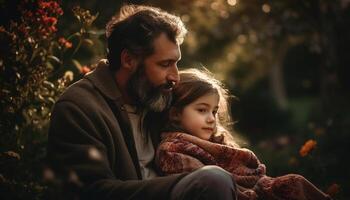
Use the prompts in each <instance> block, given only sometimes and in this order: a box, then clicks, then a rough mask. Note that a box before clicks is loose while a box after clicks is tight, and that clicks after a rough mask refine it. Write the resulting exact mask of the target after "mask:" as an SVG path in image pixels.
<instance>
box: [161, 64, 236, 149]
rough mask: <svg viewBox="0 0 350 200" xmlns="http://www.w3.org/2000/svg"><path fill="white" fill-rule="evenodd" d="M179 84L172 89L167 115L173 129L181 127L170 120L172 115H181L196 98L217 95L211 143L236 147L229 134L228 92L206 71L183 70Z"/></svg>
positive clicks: (230, 126)
mask: <svg viewBox="0 0 350 200" xmlns="http://www.w3.org/2000/svg"><path fill="white" fill-rule="evenodd" d="M179 75H180V82H179V83H178V84H177V85H176V86H175V87H174V89H173V101H172V104H171V108H170V111H169V114H168V121H169V122H170V124H171V125H173V126H175V127H179V126H180V127H181V125H179V124H178V123H179V122H178V121H177V120H175V119H173V118H172V116H171V115H172V113H173V112H176V113H181V112H182V111H183V109H184V108H185V107H186V106H187V105H189V104H190V103H192V102H194V101H195V100H197V99H198V98H200V97H202V96H204V95H206V94H211V93H214V94H218V95H219V98H220V100H219V109H218V116H217V117H218V119H217V120H216V123H217V131H216V133H214V134H213V136H212V137H211V141H213V142H217V143H223V144H226V145H231V146H235V147H238V145H237V143H236V142H235V141H234V138H233V136H232V134H231V133H230V132H232V130H233V129H232V125H233V123H232V120H231V117H230V109H229V104H228V99H229V98H230V97H233V96H230V95H229V93H228V90H227V89H225V87H224V86H223V84H222V83H221V82H220V81H219V80H217V79H215V78H214V76H213V75H212V74H211V73H210V72H209V71H208V70H198V69H194V68H191V69H185V70H181V71H180V72H179Z"/></svg>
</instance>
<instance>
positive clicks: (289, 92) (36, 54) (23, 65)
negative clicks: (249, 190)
mask: <svg viewBox="0 0 350 200" xmlns="http://www.w3.org/2000/svg"><path fill="white" fill-rule="evenodd" d="M123 3H135V4H146V5H152V6H157V7H160V8H162V9H165V10H167V11H169V12H171V13H174V14H176V15H178V16H180V17H181V19H182V20H183V21H184V23H185V24H186V26H187V29H188V30H189V32H188V35H187V37H186V38H185V41H184V43H183V45H182V46H181V48H182V60H181V61H180V63H179V64H178V65H179V67H180V68H187V67H197V68H198V67H199V68H201V67H202V66H204V67H206V68H208V69H209V70H210V71H211V72H213V73H214V74H215V76H216V78H218V79H220V80H222V81H223V82H224V83H225V85H226V86H227V88H228V89H229V91H230V92H231V94H232V95H234V96H235V97H236V98H233V100H232V104H231V112H232V116H233V119H234V121H235V124H234V128H235V130H236V134H237V136H236V137H237V138H238V139H240V140H241V141H242V145H243V146H246V147H248V148H250V149H252V150H253V151H254V152H255V153H256V154H257V155H258V157H259V158H260V160H261V161H262V162H263V163H265V164H266V166H267V173H268V175H271V176H279V175H283V174H287V173H298V174H302V175H304V176H305V177H306V178H308V179H309V180H310V181H311V182H313V183H314V184H315V185H317V186H319V187H320V188H321V189H322V190H323V191H327V193H329V194H331V195H332V196H334V199H339V200H345V199H349V197H350V182H349V180H350V179H349V178H350V169H349V166H348V165H349V164H350V162H349V157H348V155H347V154H348V152H350V105H349V102H350V78H349V77H350V73H349V71H350V69H349V66H348V65H349V63H350V0H308V1H305V0H284V1H280V0H172V1H160V0H148V1H146V0H143V1H142V0H138V1H116V0H99V1H97V0H89V1H82V0H72V1H58V3H56V1H48V0H47V1H44V0H11V1H10V0H8V1H6V0H0V9H1V12H0V15H1V16H0V25H1V27H0V84H1V85H0V87H1V88H0V89H1V93H0V101H1V107H0V108H1V124H0V145H1V146H0V198H1V199H24V198H26V199H45V198H48V196H47V195H46V193H47V191H48V190H50V188H49V187H48V185H47V184H46V182H45V181H47V180H50V179H53V176H54V175H53V174H52V172H51V171H50V170H49V169H47V168H46V167H45V164H44V156H45V147H46V146H45V145H46V137H47V127H48V122H49V116H50V110H51V108H52V105H53V103H54V102H55V100H56V99H57V97H58V96H59V94H60V93H61V92H62V91H63V90H64V89H65V88H66V87H67V86H68V85H69V84H71V83H73V82H75V81H77V80H79V79H80V78H81V77H82V76H83V75H84V74H85V73H87V72H89V71H90V70H92V69H93V68H94V64H95V63H96V62H97V61H98V60H99V59H101V58H105V55H106V38H105V35H104V28H105V24H106V22H107V21H108V20H109V19H110V18H111V17H112V16H113V15H114V14H115V13H116V12H117V11H118V9H119V8H120V6H121V5H122V4H123ZM77 6H78V7H77Z"/></svg>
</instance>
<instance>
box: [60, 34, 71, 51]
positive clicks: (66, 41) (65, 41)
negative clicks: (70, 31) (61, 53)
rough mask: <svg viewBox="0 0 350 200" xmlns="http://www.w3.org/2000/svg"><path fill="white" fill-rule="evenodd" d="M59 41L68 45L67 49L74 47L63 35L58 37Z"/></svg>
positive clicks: (63, 44)
mask: <svg viewBox="0 0 350 200" xmlns="http://www.w3.org/2000/svg"><path fill="white" fill-rule="evenodd" d="M58 43H60V44H61V45H62V46H64V47H66V48H67V49H69V48H72V46H73V44H72V43H71V42H69V41H68V40H66V39H65V38H63V37H61V38H60V39H58Z"/></svg>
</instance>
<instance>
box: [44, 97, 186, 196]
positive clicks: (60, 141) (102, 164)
mask: <svg viewBox="0 0 350 200" xmlns="http://www.w3.org/2000/svg"><path fill="white" fill-rule="evenodd" d="M96 124H97V122H95V123H93V121H92V119H91V118H89V116H88V115H87V114H86V113H84V111H82V110H81V109H80V108H79V106H78V105H76V104H74V103H72V102H69V101H60V102H58V103H57V104H56V105H55V107H54V110H53V112H52V117H51V124H50V129H49V136H48V147H47V150H48V151H47V160H48V163H49V164H50V166H51V167H52V168H53V169H54V171H55V172H56V173H57V174H59V177H66V178H64V180H63V181H65V180H68V181H67V182H70V183H73V184H74V185H75V186H77V188H78V191H79V192H78V194H79V196H81V199H107V200H108V199H169V194H170V191H171V189H172V187H173V186H174V185H175V184H176V183H177V181H178V180H179V179H181V178H182V177H183V176H184V174H180V175H174V176H168V177H158V178H154V179H151V180H119V179H117V178H116V177H115V175H114V173H113V170H112V166H111V162H110V161H109V159H108V153H107V147H106V144H105V142H103V136H102V135H101V134H103V133H101V131H100V132H99V131H98V129H97V127H96V126H97V125H96ZM65 183H66V182H64V184H62V185H63V188H64V187H67V185H66V184H65ZM70 189H72V188H70ZM67 194H68V193H67ZM60 195H61V194H60Z"/></svg>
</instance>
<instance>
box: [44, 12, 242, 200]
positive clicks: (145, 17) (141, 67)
mask: <svg viewBox="0 0 350 200" xmlns="http://www.w3.org/2000/svg"><path fill="white" fill-rule="evenodd" d="M186 32H187V30H186V28H185V26H184V24H183V23H182V21H181V19H180V18H179V17H177V16H174V15H172V14H169V13H168V12H165V11H163V10H161V9H158V8H154V7H150V6H135V5H125V6H123V7H122V8H121V10H120V12H119V13H118V14H117V15H116V16H114V17H113V18H112V19H111V20H110V22H109V23H108V24H107V30H106V35H107V45H108V54H107V60H101V61H100V62H99V63H98V65H97V68H96V69H95V70H94V71H92V72H91V73H89V74H87V75H85V76H84V77H83V78H82V79H81V80H79V81H78V82H76V83H74V84H72V85H71V86H70V87H69V88H67V90H66V91H65V92H64V93H63V94H62V95H61V97H60V98H59V100H58V101H57V102H56V104H55V106H54V109H53V112H52V116H51V124H50V129H49V137H48V153H47V159H48V162H49V164H50V167H51V168H53V169H54V171H55V172H56V174H57V175H58V176H59V177H64V176H66V177H67V180H68V183H70V185H71V186H74V187H66V189H68V190H71V191H69V193H68V192H67V193H65V194H73V196H74V197H75V198H81V199H214V198H216V199H236V187H235V183H234V180H233V179H232V177H231V176H230V175H229V173H227V172H226V171H224V170H223V169H221V168H219V167H215V166H209V167H208V166H207V167H203V168H202V169H199V170H197V171H195V172H192V173H183V174H176V175H172V176H166V177H162V176H160V174H159V173H158V172H157V170H156V169H155V168H154V148H155V147H156V146H157V145H158V142H159V137H160V136H159V132H158V131H157V127H158V126H157V125H159V124H160V123H161V121H160V120H161V119H160V118H158V120H157V121H155V120H154V119H155V118H152V116H157V113H160V112H162V111H164V110H166V109H167V108H168V107H169V105H170V103H171V100H172V88H173V87H174V86H175V85H176V84H177V83H178V82H179V75H178V68H177V62H178V61H179V60H180V58H181V51H180V46H179V45H180V44H181V43H182V41H183V38H184V36H185V34H186ZM152 113H154V115H152ZM73 190H74V191H73ZM65 191H66V190H65ZM72 192H73V193H72ZM63 196H64V195H63ZM71 196H72V195H71Z"/></svg>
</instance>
